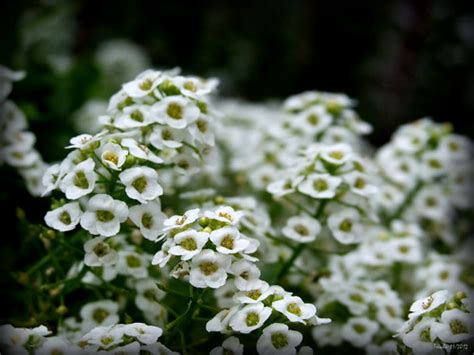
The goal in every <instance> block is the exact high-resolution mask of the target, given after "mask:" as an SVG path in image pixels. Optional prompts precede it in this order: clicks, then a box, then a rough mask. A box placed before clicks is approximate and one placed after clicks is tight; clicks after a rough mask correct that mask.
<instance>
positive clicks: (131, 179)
mask: <svg viewBox="0 0 474 355" xmlns="http://www.w3.org/2000/svg"><path fill="white" fill-rule="evenodd" d="M119 178H120V181H121V182H122V184H124V185H125V192H126V193H127V195H128V197H130V198H133V199H134V200H138V201H140V202H141V203H147V202H148V201H150V200H154V199H155V198H157V197H158V196H161V195H163V188H162V187H161V185H160V184H158V173H157V172H156V170H154V169H152V168H149V167H147V166H140V167H138V166H137V167H134V168H130V169H126V170H124V171H123V172H121V173H120V175H119Z"/></svg>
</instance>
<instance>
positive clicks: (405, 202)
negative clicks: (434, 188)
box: [386, 180, 423, 225]
mask: <svg viewBox="0 0 474 355" xmlns="http://www.w3.org/2000/svg"><path fill="white" fill-rule="evenodd" d="M422 187H423V182H422V181H420V180H419V181H418V182H417V183H416V185H415V187H414V188H413V189H412V190H411V191H410V192H409V193H408V195H406V196H405V199H404V200H403V201H402V203H401V204H400V205H399V206H398V208H397V209H396V210H395V212H394V213H393V214H392V215H391V216H389V217H388V218H387V220H386V224H387V225H390V223H391V222H392V221H393V220H395V219H398V218H400V216H401V215H402V214H403V212H404V211H405V208H407V207H408V206H410V205H411V203H412V202H413V199H414V198H415V196H416V195H417V194H418V192H419V191H420V189H421V188H422Z"/></svg>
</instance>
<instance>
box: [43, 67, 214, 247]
mask: <svg viewBox="0 0 474 355" xmlns="http://www.w3.org/2000/svg"><path fill="white" fill-rule="evenodd" d="M214 86H215V83H214V82H212V81H211V82H204V81H202V80H200V79H198V78H195V77H183V76H176V75H172V74H171V73H165V72H159V71H153V70H149V71H146V72H143V73H142V74H140V75H139V76H138V77H137V78H136V79H135V80H134V81H131V82H129V83H126V84H125V85H124V86H123V88H122V90H121V91H119V92H118V93H117V94H116V95H114V96H113V97H112V99H111V100H110V103H109V109H108V113H109V114H108V115H107V116H102V117H101V118H102V122H103V123H104V124H105V127H106V128H105V130H103V131H102V132H100V133H98V134H96V135H94V136H92V135H88V134H83V135H80V136H78V137H75V138H73V139H71V145H70V146H69V148H73V149H74V150H73V151H72V152H71V153H69V155H68V156H67V158H66V159H65V160H64V161H63V162H61V163H60V164H55V165H53V166H51V167H50V168H49V169H48V171H47V172H46V174H45V175H44V177H43V184H44V185H45V187H46V190H45V193H47V192H49V191H52V190H55V189H59V190H60V191H61V192H62V193H64V195H65V197H66V199H67V200H71V202H69V203H66V204H63V205H61V206H59V207H57V208H55V209H53V210H52V211H50V212H48V214H47V215H46V218H45V220H46V223H47V224H48V226H50V227H51V228H54V229H56V230H59V231H69V230H72V229H74V228H75V227H76V226H77V225H78V224H80V225H81V227H82V228H84V229H85V230H87V231H88V232H89V233H91V234H93V235H100V236H104V237H110V236H114V235H116V234H117V233H118V232H119V231H120V225H121V224H122V223H124V222H125V221H126V220H127V219H128V218H130V219H131V220H132V221H133V222H134V223H135V224H136V225H137V226H138V227H140V229H141V230H142V233H143V235H144V236H145V237H146V238H147V239H150V240H156V238H157V237H158V234H160V232H161V220H162V215H161V212H160V208H159V205H157V203H158V202H159V197H160V196H161V195H162V194H163V192H164V189H163V187H162V184H163V182H162V181H163V180H166V179H167V178H166V176H165V175H166V173H165V172H163V171H162V170H164V169H165V168H166V167H169V168H171V171H172V172H174V173H181V174H182V175H183V174H184V176H185V177H186V178H187V179H189V178H190V176H192V174H193V173H195V172H197V171H199V166H200V164H201V159H202V157H203V154H206V152H208V150H209V148H210V147H211V146H212V145H213V144H214V138H213V135H212V113H211V111H210V109H209V108H208V106H207V103H206V101H205V96H206V95H207V94H209V93H210V92H211V91H212V89H213V88H214ZM160 169H161V170H160ZM158 170H160V174H158ZM168 178H170V175H169V174H168ZM170 185H171V184H170Z"/></svg>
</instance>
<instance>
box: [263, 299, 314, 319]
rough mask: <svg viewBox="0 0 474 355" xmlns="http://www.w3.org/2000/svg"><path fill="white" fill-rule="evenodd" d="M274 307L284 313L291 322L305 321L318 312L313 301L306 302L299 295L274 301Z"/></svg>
mask: <svg viewBox="0 0 474 355" xmlns="http://www.w3.org/2000/svg"><path fill="white" fill-rule="evenodd" d="M272 308H274V309H275V310H277V311H278V312H280V313H282V314H284V315H285V316H286V317H287V318H288V319H289V320H290V322H299V323H305V320H307V319H310V318H312V317H313V316H314V315H315V314H316V307H315V306H314V305H313V304H311V303H304V302H303V300H302V299H301V298H299V297H298V296H285V297H283V299H281V300H278V301H275V302H273V303H272Z"/></svg>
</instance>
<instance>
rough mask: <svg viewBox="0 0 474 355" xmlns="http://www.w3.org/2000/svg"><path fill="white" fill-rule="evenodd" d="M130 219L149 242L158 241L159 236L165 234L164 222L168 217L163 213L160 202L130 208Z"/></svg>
mask: <svg viewBox="0 0 474 355" xmlns="http://www.w3.org/2000/svg"><path fill="white" fill-rule="evenodd" d="M129 217H130V219H131V220H132V222H133V223H135V225H136V226H137V227H139V228H140V232H141V233H142V235H143V236H144V237H145V238H146V239H148V240H151V241H157V240H158V236H159V235H160V234H162V233H163V222H164V220H165V219H166V215H165V214H164V213H162V212H161V204H160V203H159V200H156V201H150V202H148V203H147V204H144V205H136V206H133V207H130V209H129Z"/></svg>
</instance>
